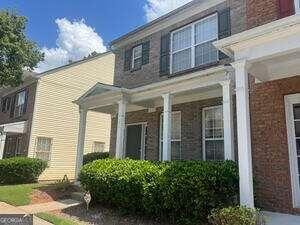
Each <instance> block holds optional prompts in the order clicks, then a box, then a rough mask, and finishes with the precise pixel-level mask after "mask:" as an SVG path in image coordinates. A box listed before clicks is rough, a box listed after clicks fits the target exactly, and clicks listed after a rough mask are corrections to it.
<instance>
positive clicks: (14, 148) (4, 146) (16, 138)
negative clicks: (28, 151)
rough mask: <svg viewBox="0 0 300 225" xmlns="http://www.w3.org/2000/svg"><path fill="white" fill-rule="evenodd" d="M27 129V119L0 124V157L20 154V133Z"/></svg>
mask: <svg viewBox="0 0 300 225" xmlns="http://www.w3.org/2000/svg"><path fill="white" fill-rule="evenodd" d="M26 131H27V121H21V122H15V123H8V124H2V125H0V159H2V158H4V157H11V156H17V155H19V154H22V151H24V150H23V149H22V147H23V145H22V141H23V140H22V135H23V134H25V133H26Z"/></svg>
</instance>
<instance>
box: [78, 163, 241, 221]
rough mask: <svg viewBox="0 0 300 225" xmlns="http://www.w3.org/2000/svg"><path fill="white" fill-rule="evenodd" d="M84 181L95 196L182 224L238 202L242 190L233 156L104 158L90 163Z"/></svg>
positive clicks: (103, 200) (82, 179) (83, 169)
mask: <svg viewBox="0 0 300 225" xmlns="http://www.w3.org/2000/svg"><path fill="white" fill-rule="evenodd" d="M80 181H81V184H82V185H83V186H84V187H85V188H86V189H87V190H89V191H90V193H91V194H92V198H93V200H94V201H98V202H102V203H105V204H111V205H113V206H116V207H120V208H121V209H122V210H124V211H125V212H130V213H143V214H146V215H149V216H152V217H159V218H164V219H165V218H167V219H169V220H171V221H175V222H177V223H181V224H198V223H199V222H206V221H207V217H208V215H209V214H210V212H211V210H212V209H214V208H223V207H227V206H230V205H233V204H234V203H235V201H236V196H237V193H238V169H237V165H236V164H235V163H234V162H231V161H226V162H208V161H207V162H204V161H176V162H169V163H159V162H149V161H135V160H130V159H126V160H114V159H105V160H100V161H95V162H93V163H90V164H87V165H85V166H84V167H83V168H82V170H81V173H80Z"/></svg>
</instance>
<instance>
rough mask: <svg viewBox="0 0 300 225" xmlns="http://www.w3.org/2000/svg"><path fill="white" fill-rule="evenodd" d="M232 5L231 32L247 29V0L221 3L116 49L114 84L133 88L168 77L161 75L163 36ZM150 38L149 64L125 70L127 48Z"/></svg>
mask: <svg viewBox="0 0 300 225" xmlns="http://www.w3.org/2000/svg"><path fill="white" fill-rule="evenodd" d="M227 7H230V11H231V33H232V34H236V33H239V32H241V31H243V30H245V29H246V0H227V1H226V2H224V3H222V4H219V5H217V6H215V7H213V8H211V9H208V10H206V11H204V12H200V13H199V14H197V15H195V16H193V17H191V18H189V19H187V20H184V21H182V22H180V23H177V24H175V25H173V26H170V27H168V28H166V29H164V30H161V31H159V32H156V33H154V34H152V35H150V36H148V37H146V38H144V39H142V40H139V41H137V42H134V43H131V44H130V45H128V46H126V47H125V48H121V49H118V50H117V51H116V61H115V79H114V84H115V85H117V86H122V87H127V88H133V87H137V86H142V85H146V84H150V83H154V82H159V81H162V80H166V79H168V77H167V76H160V74H159V66H160V42H161V36H162V35H164V34H166V33H168V32H170V31H172V30H175V29H177V28H180V27H182V26H184V25H187V24H189V23H191V22H194V21H196V20H199V19H201V18H203V17H205V16H207V15H210V14H212V13H215V12H216V11H219V10H222V9H225V8H227ZM149 40H150V61H149V63H148V64H147V65H144V66H143V67H142V69H141V70H138V71H126V72H125V71H124V56H125V49H130V48H132V47H133V46H136V45H138V44H141V43H143V42H145V41H149Z"/></svg>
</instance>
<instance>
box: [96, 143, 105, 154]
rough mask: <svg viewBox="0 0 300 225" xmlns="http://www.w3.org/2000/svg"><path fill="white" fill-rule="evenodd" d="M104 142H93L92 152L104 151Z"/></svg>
mask: <svg viewBox="0 0 300 225" xmlns="http://www.w3.org/2000/svg"><path fill="white" fill-rule="evenodd" d="M104 148H105V143H104V142H94V152H104Z"/></svg>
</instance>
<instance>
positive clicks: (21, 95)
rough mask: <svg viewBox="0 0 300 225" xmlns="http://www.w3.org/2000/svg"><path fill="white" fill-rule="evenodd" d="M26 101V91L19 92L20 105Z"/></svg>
mask: <svg viewBox="0 0 300 225" xmlns="http://www.w3.org/2000/svg"><path fill="white" fill-rule="evenodd" d="M24 103H25V91H22V92H20V93H19V94H18V103H17V104H18V106H20V105H23V104H24Z"/></svg>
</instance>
